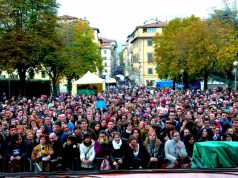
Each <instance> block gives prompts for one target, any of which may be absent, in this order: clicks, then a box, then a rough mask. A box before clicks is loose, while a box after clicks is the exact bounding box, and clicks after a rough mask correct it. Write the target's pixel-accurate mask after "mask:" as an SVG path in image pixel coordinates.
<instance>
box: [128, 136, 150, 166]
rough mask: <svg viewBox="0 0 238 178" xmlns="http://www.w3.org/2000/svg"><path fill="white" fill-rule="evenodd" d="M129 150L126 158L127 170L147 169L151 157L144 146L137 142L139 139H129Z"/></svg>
mask: <svg viewBox="0 0 238 178" xmlns="http://www.w3.org/2000/svg"><path fill="white" fill-rule="evenodd" d="M128 144H129V149H127V152H126V157H125V163H126V165H125V167H126V168H133V169H138V168H140V169H141V168H146V167H147V166H148V163H149V160H150V155H149V153H148V152H147V150H146V149H145V147H144V145H141V144H139V143H138V142H137V138H136V137H135V136H133V135H131V136H130V137H129V139H128Z"/></svg>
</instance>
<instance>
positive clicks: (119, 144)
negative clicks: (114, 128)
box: [112, 139, 122, 150]
mask: <svg viewBox="0 0 238 178" xmlns="http://www.w3.org/2000/svg"><path fill="white" fill-rule="evenodd" d="M121 145H122V141H121V139H120V141H119V143H117V142H115V140H112V146H113V148H114V149H115V150H119V149H120V148H121Z"/></svg>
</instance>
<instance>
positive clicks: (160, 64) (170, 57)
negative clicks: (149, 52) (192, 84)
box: [153, 16, 199, 87]
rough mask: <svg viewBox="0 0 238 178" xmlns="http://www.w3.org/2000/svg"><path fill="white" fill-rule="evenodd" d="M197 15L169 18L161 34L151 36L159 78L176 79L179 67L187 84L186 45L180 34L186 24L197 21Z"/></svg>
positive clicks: (179, 73)
mask: <svg viewBox="0 0 238 178" xmlns="http://www.w3.org/2000/svg"><path fill="white" fill-rule="evenodd" d="M198 20H199V18H197V17H194V16H192V17H190V18H184V19H180V18H175V19H173V20H171V21H170V22H169V23H168V25H167V26H166V27H165V29H164V30H163V34H162V35H161V34H157V35H156V36H155V37H154V38H153V42H154V44H155V61H156V63H157V68H156V70H157V73H158V76H159V78H163V79H172V80H175V81H178V80H179V78H180V77H178V76H180V75H181V69H183V70H184V73H183V74H184V83H185V86H186V87H187V84H188V66H187V56H188V55H189V54H188V47H187V45H186V40H184V37H183V36H182V35H181V34H183V31H184V30H185V28H186V27H187V26H189V25H190V24H191V23H192V22H193V21H198Z"/></svg>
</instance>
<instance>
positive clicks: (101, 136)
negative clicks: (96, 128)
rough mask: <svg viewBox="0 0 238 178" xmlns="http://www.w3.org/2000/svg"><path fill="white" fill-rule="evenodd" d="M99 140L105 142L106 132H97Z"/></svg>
mask: <svg viewBox="0 0 238 178" xmlns="http://www.w3.org/2000/svg"><path fill="white" fill-rule="evenodd" d="M99 139H100V140H102V139H103V140H106V132H105V131H104V130H101V131H100V132H99Z"/></svg>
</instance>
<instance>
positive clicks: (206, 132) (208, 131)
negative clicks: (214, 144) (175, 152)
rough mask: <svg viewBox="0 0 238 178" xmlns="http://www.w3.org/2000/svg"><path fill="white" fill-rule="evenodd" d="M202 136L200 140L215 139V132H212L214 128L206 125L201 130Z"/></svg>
mask: <svg viewBox="0 0 238 178" xmlns="http://www.w3.org/2000/svg"><path fill="white" fill-rule="evenodd" d="M201 133H202V134H201V137H200V139H199V140H198V141H199V142H205V141H213V133H212V130H211V129H209V128H207V127H204V128H203V129H202V130H201Z"/></svg>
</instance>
